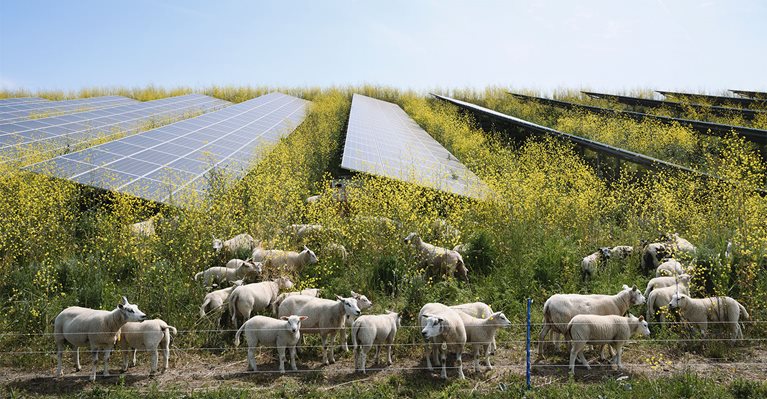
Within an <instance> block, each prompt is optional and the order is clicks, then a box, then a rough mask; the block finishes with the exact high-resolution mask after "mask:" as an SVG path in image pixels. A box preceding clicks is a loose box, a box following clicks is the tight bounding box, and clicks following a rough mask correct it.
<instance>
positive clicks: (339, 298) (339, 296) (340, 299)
mask: <svg viewBox="0 0 767 399" xmlns="http://www.w3.org/2000/svg"><path fill="white" fill-rule="evenodd" d="M336 299H338V300H339V301H342V300H343V299H344V298H343V297H342V296H341V295H336Z"/></svg>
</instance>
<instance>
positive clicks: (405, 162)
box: [341, 94, 488, 198]
mask: <svg viewBox="0 0 767 399" xmlns="http://www.w3.org/2000/svg"><path fill="white" fill-rule="evenodd" d="M341 167H343V168H344V169H348V170H353V171H358V172H365V173H370V174H373V175H378V176H384V177H388V178H392V179H396V180H401V181H406V182H411V183H415V184H419V185H423V186H426V187H431V188H435V189H438V190H443V191H447V192H451V193H454V194H459V195H463V196H469V197H475V198H482V197H484V196H485V195H486V194H487V193H488V188H487V187H486V186H485V185H484V184H483V183H482V182H481V181H480V180H479V178H478V177H477V176H476V175H475V174H474V173H472V172H471V171H470V170H469V169H468V168H466V167H465V166H464V165H463V164H462V163H461V162H460V161H459V160H458V159H457V158H456V157H455V156H453V155H452V154H451V153H450V152H449V151H447V150H446V149H445V148H444V147H443V146H442V145H440V144H439V142H437V141H436V140H434V139H433V138H432V137H431V136H430V135H429V134H428V133H427V132H426V131H424V130H423V129H421V127H420V126H418V124H417V123H415V122H414V121H413V120H412V119H410V118H409V117H408V116H407V114H406V113H405V111H403V110H402V109H401V108H400V107H398V106H397V105H395V104H392V103H388V102H385V101H380V100H376V99H373V98H370V97H366V96H362V95H359V94H355V95H354V97H353V99H352V109H351V114H350V115H349V127H348V130H347V133H346V143H345V146H344V153H343V158H342V160H341Z"/></svg>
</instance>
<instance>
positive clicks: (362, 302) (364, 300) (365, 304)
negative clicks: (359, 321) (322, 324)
mask: <svg viewBox="0 0 767 399" xmlns="http://www.w3.org/2000/svg"><path fill="white" fill-rule="evenodd" d="M351 294H352V298H354V299H356V300H357V306H358V307H359V308H360V310H365V309H369V308H370V307H372V306H373V302H372V301H371V300H370V299H368V297H366V296H365V295H362V294H358V293H356V292H354V291H352V292H351ZM354 319H355V317H354V316H347V317H346V320H344V326H345V327H344V329H343V330H341V348H342V349H343V350H344V352H349V344H348V343H347V341H348V340H349V339H348V338H347V335H346V333H347V331H346V330H347V329H348V328H350V327H351V326H352V324H353V323H354Z"/></svg>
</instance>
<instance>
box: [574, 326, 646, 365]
mask: <svg viewBox="0 0 767 399" xmlns="http://www.w3.org/2000/svg"><path fill="white" fill-rule="evenodd" d="M637 333H639V334H642V335H644V336H649V335H650V329H649V328H648V326H647V321H645V320H644V317H642V316H639V318H636V317H634V315H631V314H629V315H628V317H623V316H617V315H604V316H602V315H591V314H582V315H577V316H575V317H573V318H572V320H570V323H568V324H567V329H566V330H565V338H566V339H567V340H568V341H570V345H571V346H570V374H575V358H576V357H577V358H579V359H580V360H581V363H583V365H584V366H586V368H587V369H589V370H590V369H591V366H589V362H588V361H586V357H585V356H583V350H584V349H585V347H586V345H610V346H611V347H612V349H613V351H615V356H614V357H613V359H612V363H614V364H616V365H617V366H618V368H619V369H620V368H623V363H622V362H621V355H622V354H623V345H625V344H626V341H628V339H629V338H631V337H632V336H633V335H635V334H637Z"/></svg>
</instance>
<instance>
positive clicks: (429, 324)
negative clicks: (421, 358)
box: [418, 303, 466, 379]
mask: <svg viewBox="0 0 767 399" xmlns="http://www.w3.org/2000/svg"><path fill="white" fill-rule="evenodd" d="M459 313H460V312H458V311H457V310H455V309H450V308H449V307H447V306H445V305H443V304H441V303H427V304H426V305H423V307H422V308H421V311H420V312H419V313H418V320H419V322H420V325H421V335H423V337H424V339H425V340H426V341H427V345H426V366H427V367H428V368H429V371H434V367H433V366H432V359H431V358H432V357H434V360H435V363H441V364H442V372H441V373H440V377H442V379H447V352H448V351H450V352H453V353H455V367H457V368H458V377H459V378H461V379H465V378H466V377H465V376H464V374H463V361H462V356H463V347H464V346H465V345H466V328H465V326H464V324H463V319H462V318H461V316H460V315H459ZM438 354H439V359H437V355H438ZM430 355H431V356H430Z"/></svg>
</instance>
